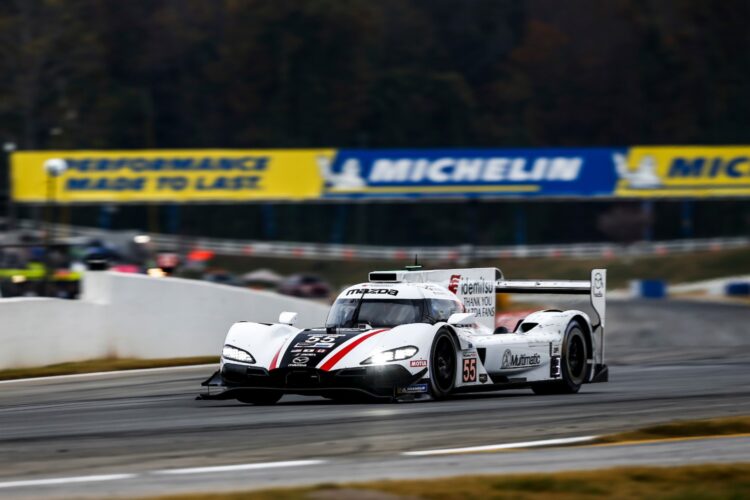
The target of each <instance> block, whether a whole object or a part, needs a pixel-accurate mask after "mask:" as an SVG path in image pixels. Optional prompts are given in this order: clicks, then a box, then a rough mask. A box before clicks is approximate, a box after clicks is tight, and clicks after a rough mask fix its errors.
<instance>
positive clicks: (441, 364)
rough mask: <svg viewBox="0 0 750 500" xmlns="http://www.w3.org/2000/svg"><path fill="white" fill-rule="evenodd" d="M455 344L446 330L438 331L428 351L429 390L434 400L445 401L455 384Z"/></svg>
mask: <svg viewBox="0 0 750 500" xmlns="http://www.w3.org/2000/svg"><path fill="white" fill-rule="evenodd" d="M457 350H458V349H457V347H456V342H455V340H453V336H452V335H451V334H450V332H448V331H447V330H440V331H439V332H438V333H437V335H436V336H435V339H434V340H433V341H432V349H431V351H430V389H431V392H432V397H433V398H435V399H445V398H446V397H448V395H450V393H451V392H453V387H454V386H455V384H456V351H457Z"/></svg>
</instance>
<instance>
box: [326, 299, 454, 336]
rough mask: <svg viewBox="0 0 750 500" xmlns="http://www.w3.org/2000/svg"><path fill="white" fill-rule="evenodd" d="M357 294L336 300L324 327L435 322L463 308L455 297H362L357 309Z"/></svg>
mask: <svg viewBox="0 0 750 500" xmlns="http://www.w3.org/2000/svg"><path fill="white" fill-rule="evenodd" d="M360 298H361V297H356V298H346V299H339V300H337V301H336V302H335V303H334V304H333V307H332V308H331V312H330V313H328V320H327V321H326V327H327V328H356V327H357V326H359V325H361V324H368V325H370V326H390V327H393V326H398V325H405V324H407V323H430V324H435V323H437V322H439V321H448V318H449V317H450V316H451V314H453V313H457V312H464V307H463V305H462V304H461V303H460V302H458V301H457V300H441V299H428V300H425V299H412V300H409V299H369V300H368V299H364V300H362V305H361V306H359V313H357V305H358V304H359V301H360ZM355 313H357V314H356V317H355Z"/></svg>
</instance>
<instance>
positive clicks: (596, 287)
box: [200, 268, 608, 404]
mask: <svg viewBox="0 0 750 500" xmlns="http://www.w3.org/2000/svg"><path fill="white" fill-rule="evenodd" d="M605 289H606V270H604V269H594V270H593V271H592V272H591V279H590V280H585V281H535V280H534V281H531V280H529V281H515V280H514V281H509V280H505V279H503V275H502V273H501V272H500V270H499V269H495V268H475V269H444V270H431V271H426V270H421V269H416V270H415V269H410V268H407V270H404V271H378V272H372V273H370V276H369V281H368V282H367V283H360V284H358V285H355V286H352V287H349V288H347V289H346V290H344V291H343V292H342V293H341V295H339V297H338V298H337V299H336V301H335V302H334V304H333V306H332V307H331V310H330V313H329V315H328V319H327V321H326V324H325V326H322V327H320V328H309V329H300V328H296V327H295V326H294V323H295V320H296V317H297V314H296V313H293V312H282V313H281V315H280V317H279V322H278V323H275V324H266V323H252V322H239V323H235V324H234V325H232V327H231V328H230V330H229V333H228V334H227V336H226V341H225V344H224V348H223V351H222V355H221V365H220V369H219V371H217V372H216V373H215V374H214V375H213V376H212V377H211V378H209V379H208V380H206V381H205V382H204V383H203V385H204V386H208V389H209V390H208V393H206V394H202V395H201V396H200V398H202V399H237V400H239V401H242V402H245V403H255V404H272V403H275V402H276V401H278V400H279V399H280V398H281V397H282V395H284V394H307V395H319V396H324V397H327V398H331V399H338V400H352V399H363V398H366V399H383V400H391V401H392V400H406V399H427V398H430V397H431V398H433V399H444V398H446V397H448V396H450V395H451V394H454V393H460V392H470V391H487V390H497V389H516V388H522V387H530V388H531V389H532V390H533V391H534V392H535V393H537V394H562V393H575V392H578V390H579V389H580V388H581V385H582V384H585V383H591V382H606V381H607V379H608V370H607V366H606V365H605V364H604V313H605ZM497 293H539V294H581V295H588V296H589V297H590V301H591V306H592V309H593V316H594V318H593V321H592V318H590V317H589V315H588V314H587V313H585V312H583V311H578V310H567V311H561V310H556V309H548V310H542V311H537V312H534V313H532V314H529V315H527V316H526V317H524V318H523V319H521V320H520V321H518V324H517V325H516V326H515V328H513V329H512V330H509V329H507V328H504V327H500V328H495V297H496V294H497ZM217 386H218V387H219V388H220V389H218V390H219V392H218V393H217V391H216V390H212V387H217Z"/></svg>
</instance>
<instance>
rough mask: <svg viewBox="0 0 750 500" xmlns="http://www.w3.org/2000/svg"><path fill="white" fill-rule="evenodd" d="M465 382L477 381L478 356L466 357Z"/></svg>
mask: <svg viewBox="0 0 750 500" xmlns="http://www.w3.org/2000/svg"><path fill="white" fill-rule="evenodd" d="M463 381H464V382H476V381H477V358H468V359H464V376H463Z"/></svg>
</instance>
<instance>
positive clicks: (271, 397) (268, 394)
mask: <svg viewBox="0 0 750 500" xmlns="http://www.w3.org/2000/svg"><path fill="white" fill-rule="evenodd" d="M281 396H282V394H281V393H280V392H278V391H245V392H242V393H241V394H238V395H237V401H240V402H241V403H247V404H253V405H272V404H274V403H277V402H278V401H279V399H281Z"/></svg>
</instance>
